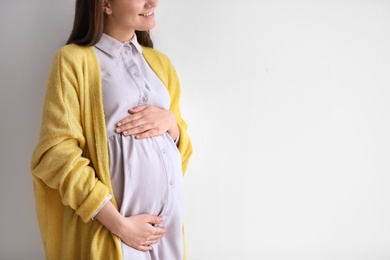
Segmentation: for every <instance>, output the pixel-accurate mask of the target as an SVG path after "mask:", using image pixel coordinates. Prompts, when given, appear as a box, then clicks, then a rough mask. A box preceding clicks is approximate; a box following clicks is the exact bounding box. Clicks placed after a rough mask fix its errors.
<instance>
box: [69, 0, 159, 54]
mask: <svg viewBox="0 0 390 260" xmlns="http://www.w3.org/2000/svg"><path fill="white" fill-rule="evenodd" d="M103 27H104V13H103V0H77V1H76V11H75V17H74V23H73V29H72V32H71V34H70V36H69V39H68V41H67V42H66V44H71V43H74V44H77V45H82V46H94V45H95V44H96V43H98V42H99V40H100V38H101V37H102V34H103ZM135 34H136V35H137V40H138V42H139V43H140V44H141V45H143V46H146V47H150V48H153V41H152V39H151V38H150V32H149V31H135Z"/></svg>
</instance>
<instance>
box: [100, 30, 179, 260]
mask: <svg viewBox="0 0 390 260" xmlns="http://www.w3.org/2000/svg"><path fill="white" fill-rule="evenodd" d="M94 49H95V52H96V54H97V57H98V60H99V64H100V69H101V75H102V93H103V106H104V113H105V119H106V131H107V136H108V148H109V153H110V175H111V181H112V185H113V190H114V196H115V199H116V201H117V202H118V206H119V209H120V213H121V214H122V215H123V216H134V215H139V214H150V215H158V216H163V218H164V222H163V223H162V225H161V226H163V227H164V228H165V229H166V234H165V236H164V237H163V238H162V239H161V241H160V243H159V244H156V245H153V250H151V251H149V252H141V251H138V250H135V249H133V248H131V247H129V246H128V245H126V244H125V243H123V242H122V253H123V259H137V260H144V259H145V260H157V259H159V260H165V259H169V260H176V259H177V260H179V259H180V260H181V259H183V238H182V212H181V209H182V205H181V193H182V191H181V188H182V171H181V157H180V153H179V151H178V149H177V147H176V144H175V142H174V141H173V140H172V138H171V136H170V135H169V134H168V133H165V134H163V135H160V136H155V137H151V138H146V139H141V140H138V139H136V138H135V137H134V136H123V135H121V134H117V133H116V132H115V128H116V124H117V123H118V122H119V121H120V120H121V119H123V118H125V117H126V116H128V115H129V114H128V110H129V109H130V108H134V107H137V106H139V105H144V104H149V105H153V106H157V107H160V108H164V109H169V107H170V97H169V94H168V91H167V89H166V87H165V86H164V85H163V83H162V82H161V80H160V79H159V78H158V77H157V75H156V74H155V73H154V71H153V70H152V69H151V68H150V66H149V65H148V63H147V62H146V60H145V59H144V57H143V55H142V47H141V46H140V45H139V44H138V42H137V38H136V36H134V37H133V38H132V39H131V40H130V41H128V42H124V43H122V42H119V41H117V40H116V39H114V38H112V37H110V36H108V35H106V34H103V36H102V38H101V40H100V41H99V42H98V43H97V44H96V46H95V48H94Z"/></svg>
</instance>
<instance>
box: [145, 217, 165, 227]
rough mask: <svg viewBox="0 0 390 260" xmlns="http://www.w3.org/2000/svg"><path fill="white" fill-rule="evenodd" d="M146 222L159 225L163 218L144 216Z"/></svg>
mask: <svg viewBox="0 0 390 260" xmlns="http://www.w3.org/2000/svg"><path fill="white" fill-rule="evenodd" d="M144 218H145V221H146V222H147V223H149V224H151V225H158V224H161V223H162V222H163V220H164V219H163V218H162V217H160V216H152V215H146V214H145V215H144Z"/></svg>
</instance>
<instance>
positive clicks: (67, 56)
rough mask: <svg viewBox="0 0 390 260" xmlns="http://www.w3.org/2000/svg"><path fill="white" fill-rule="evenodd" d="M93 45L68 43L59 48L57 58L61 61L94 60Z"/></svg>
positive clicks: (73, 62)
mask: <svg viewBox="0 0 390 260" xmlns="http://www.w3.org/2000/svg"><path fill="white" fill-rule="evenodd" d="M94 58H95V54H94V50H93V47H90V46H79V45H76V44H68V45H65V46H63V47H61V48H60V49H58V50H57V52H56V54H55V59H56V60H57V61H60V62H67V63H72V64H80V63H83V61H84V62H85V61H94V60H93V59H94Z"/></svg>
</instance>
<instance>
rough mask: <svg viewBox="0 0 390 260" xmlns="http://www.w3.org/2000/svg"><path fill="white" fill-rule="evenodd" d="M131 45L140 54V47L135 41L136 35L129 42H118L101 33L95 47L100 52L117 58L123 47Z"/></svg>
mask: <svg viewBox="0 0 390 260" xmlns="http://www.w3.org/2000/svg"><path fill="white" fill-rule="evenodd" d="M128 44H130V45H132V46H134V47H135V49H136V50H137V51H138V52H139V53H141V54H142V47H141V45H140V44H139V43H138V41H137V35H136V34H134V36H133V38H131V40H129V41H125V42H120V41H118V40H117V39H115V38H113V37H111V36H109V35H107V34H105V33H103V35H102V37H101V38H100V40H99V42H98V43H97V44H96V45H95V46H96V47H97V48H98V49H100V50H101V51H104V52H105V53H107V54H108V55H110V56H112V57H115V58H116V57H118V56H119V54H120V52H121V51H122V49H123V47H124V46H125V45H128Z"/></svg>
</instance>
